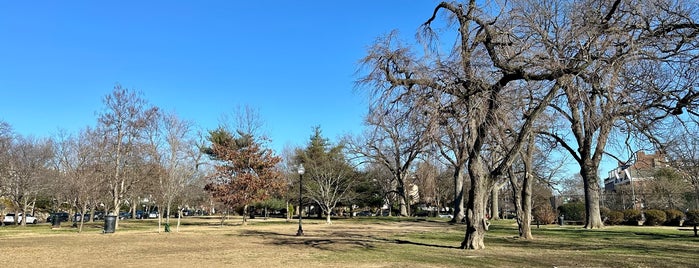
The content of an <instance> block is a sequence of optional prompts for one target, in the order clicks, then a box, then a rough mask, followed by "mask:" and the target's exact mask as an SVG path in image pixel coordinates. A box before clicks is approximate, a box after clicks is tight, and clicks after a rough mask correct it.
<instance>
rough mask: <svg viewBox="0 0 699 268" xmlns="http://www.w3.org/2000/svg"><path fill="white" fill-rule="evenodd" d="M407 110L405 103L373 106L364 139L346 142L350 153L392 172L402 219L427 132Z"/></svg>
mask: <svg viewBox="0 0 699 268" xmlns="http://www.w3.org/2000/svg"><path fill="white" fill-rule="evenodd" d="M410 107H412V105H406V104H405V103H395V104H394V105H391V107H386V106H384V105H381V104H378V105H376V106H374V107H373V108H372V111H371V112H370V113H369V115H368V116H367V119H366V125H367V126H368V130H367V131H365V132H364V137H362V138H363V140H360V139H355V140H354V141H351V142H349V143H348V148H349V151H350V153H351V154H354V155H359V156H362V157H364V158H365V159H368V161H370V162H374V163H376V164H379V165H381V166H383V167H384V168H386V169H387V170H388V171H389V172H390V173H391V175H392V176H393V180H392V182H391V184H393V183H395V194H397V195H398V197H399V198H398V201H399V204H400V215H401V216H409V215H410V211H409V204H410V200H409V194H408V189H407V180H408V178H409V176H410V174H409V173H410V169H411V168H412V164H413V162H414V161H415V160H416V159H417V158H418V156H419V155H420V154H421V153H422V152H423V151H424V149H425V146H426V145H427V137H426V131H424V129H422V127H423V125H422V124H421V123H420V120H419V119H418V118H419V117H420V115H419V113H415V111H412V110H411V108H410Z"/></svg>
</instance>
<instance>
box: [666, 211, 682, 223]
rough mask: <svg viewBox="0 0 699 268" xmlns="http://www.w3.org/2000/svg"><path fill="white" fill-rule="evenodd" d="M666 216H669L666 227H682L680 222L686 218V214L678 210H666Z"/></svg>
mask: <svg viewBox="0 0 699 268" xmlns="http://www.w3.org/2000/svg"><path fill="white" fill-rule="evenodd" d="M665 215H666V216H667V220H666V221H665V225H670V226H680V222H681V221H682V219H683V218H684V213H682V211H679V210H677V209H668V210H665Z"/></svg>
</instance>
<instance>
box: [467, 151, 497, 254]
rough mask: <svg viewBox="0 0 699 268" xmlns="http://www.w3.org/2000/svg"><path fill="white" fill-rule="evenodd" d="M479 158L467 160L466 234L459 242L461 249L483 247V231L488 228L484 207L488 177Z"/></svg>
mask: <svg viewBox="0 0 699 268" xmlns="http://www.w3.org/2000/svg"><path fill="white" fill-rule="evenodd" d="M479 161H480V159H477V158H475V159H472V160H471V162H469V164H468V165H469V174H470V176H469V177H470V178H471V188H470V189H469V191H468V202H467V204H468V205H467V210H466V236H465V237H464V241H463V242H461V248H462V249H474V250H478V249H485V243H484V241H483V240H484V238H485V232H486V231H487V230H488V222H487V221H486V218H485V209H486V204H487V201H488V195H489V194H490V193H489V191H488V179H489V178H488V177H487V176H486V175H484V174H483V171H482V167H481V166H480V163H479Z"/></svg>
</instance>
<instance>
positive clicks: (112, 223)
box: [103, 215, 117, 234]
mask: <svg viewBox="0 0 699 268" xmlns="http://www.w3.org/2000/svg"><path fill="white" fill-rule="evenodd" d="M116 218H117V216H114V215H107V216H104V231H103V232H104V233H105V234H109V233H113V232H114V229H115V227H116Z"/></svg>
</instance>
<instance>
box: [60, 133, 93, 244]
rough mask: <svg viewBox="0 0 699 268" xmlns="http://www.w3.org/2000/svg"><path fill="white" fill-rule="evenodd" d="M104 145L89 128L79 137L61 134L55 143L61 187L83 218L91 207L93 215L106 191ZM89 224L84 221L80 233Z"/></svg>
mask: <svg viewBox="0 0 699 268" xmlns="http://www.w3.org/2000/svg"><path fill="white" fill-rule="evenodd" d="M101 142H102V140H101V139H100V137H99V134H98V133H95V131H94V130H93V129H91V128H89V127H87V128H85V129H84V130H81V131H80V133H79V134H78V135H77V136H70V135H67V134H65V133H61V134H59V135H58V136H57V137H56V138H55V141H54V142H53V144H54V150H55V152H56V156H55V159H56V166H57V168H58V170H59V171H60V174H61V175H62V180H61V184H62V185H63V189H64V190H65V191H66V193H65V194H66V196H68V197H69V198H70V199H71V200H72V203H73V204H74V205H75V207H76V208H77V209H78V211H79V212H80V215H86V213H87V209H88V207H89V206H92V208H93V210H92V213H93V215H94V213H95V210H94V207H95V206H96V205H95V203H96V200H97V199H98V198H99V193H100V190H101V189H102V188H103V187H102V186H103V182H104V181H103V180H102V179H103V178H104V177H103V176H104V174H103V173H102V172H101V170H102V167H103V166H102V165H103V163H102V162H100V161H99V160H100V159H101V156H100V154H101V153H102V151H101V150H99V148H101V147H102V145H100V143H101ZM86 220H88V219H85V217H81V220H80V222H79V226H78V232H82V229H83V223H84V222H85V221H86Z"/></svg>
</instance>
